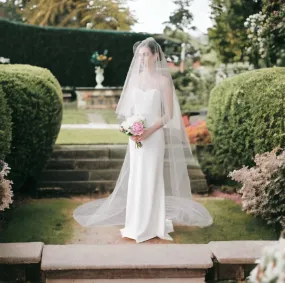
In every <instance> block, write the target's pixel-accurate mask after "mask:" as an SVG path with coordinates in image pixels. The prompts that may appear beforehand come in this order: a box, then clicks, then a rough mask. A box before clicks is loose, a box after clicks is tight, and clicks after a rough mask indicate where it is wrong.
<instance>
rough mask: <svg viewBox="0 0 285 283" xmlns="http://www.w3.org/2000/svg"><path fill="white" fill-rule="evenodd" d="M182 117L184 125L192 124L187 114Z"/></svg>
mask: <svg viewBox="0 0 285 283" xmlns="http://www.w3.org/2000/svg"><path fill="white" fill-rule="evenodd" d="M182 119H183V123H184V127H188V126H190V121H189V118H188V116H187V115H183V116H182Z"/></svg>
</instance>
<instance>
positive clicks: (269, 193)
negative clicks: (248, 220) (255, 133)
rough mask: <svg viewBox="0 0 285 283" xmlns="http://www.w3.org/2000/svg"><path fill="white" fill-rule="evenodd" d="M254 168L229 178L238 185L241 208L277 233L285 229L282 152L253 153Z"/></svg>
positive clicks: (245, 167)
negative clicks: (261, 219)
mask: <svg viewBox="0 0 285 283" xmlns="http://www.w3.org/2000/svg"><path fill="white" fill-rule="evenodd" d="M254 162H255V164H256V165H255V166H253V167H251V168H248V166H243V167H242V168H241V169H239V170H233V171H232V172H230V173H229V177H231V178H232V179H233V180H235V181H237V182H239V183H242V184H243V186H242V188H241V189H240V190H239V193H240V194H241V195H242V196H241V198H242V209H243V210H244V211H246V212H247V213H249V214H252V215H254V216H258V217H261V218H263V219H264V220H265V221H266V222H267V223H268V224H272V225H275V228H277V229H278V230H280V229H282V228H285V201H284V196H285V150H283V149H280V147H277V148H274V149H273V150H272V151H271V152H265V153H263V154H256V155H255V158H254Z"/></svg>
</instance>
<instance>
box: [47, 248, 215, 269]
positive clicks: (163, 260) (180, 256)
mask: <svg viewBox="0 0 285 283" xmlns="http://www.w3.org/2000/svg"><path fill="white" fill-rule="evenodd" d="M212 266H213V262H212V259H211V252H210V250H209V248H208V245H204V244H192V245H191V244H189V245H188V244H184V245H180V244H165V245H144V244H141V245H131V244H129V245H124V244H121V245H76V244H75V245H46V246H44V250H43V256H42V263H41V269H42V270H44V271H51V270H76V269H126V268H127V269H137V268H140V269H147V268H176V269H177V268H178V269H182V268H188V269H207V268H211V267H212Z"/></svg>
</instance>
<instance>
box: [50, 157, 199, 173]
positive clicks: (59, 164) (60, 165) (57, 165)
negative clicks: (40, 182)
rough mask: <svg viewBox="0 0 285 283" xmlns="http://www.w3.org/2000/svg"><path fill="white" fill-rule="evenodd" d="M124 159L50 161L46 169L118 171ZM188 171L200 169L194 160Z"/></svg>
mask: <svg viewBox="0 0 285 283" xmlns="http://www.w3.org/2000/svg"><path fill="white" fill-rule="evenodd" d="M123 162H124V159H117V158H116V159H115V158H112V159H50V160H49V162H48V164H47V167H46V169H48V170H76V169H81V170H83V169H86V170H92V169H94V170H95V169H118V168H121V167H122V165H123ZM187 166H188V168H189V169H197V168H200V165H199V163H198V162H197V160H196V159H194V158H193V159H191V160H189V161H188V165H187Z"/></svg>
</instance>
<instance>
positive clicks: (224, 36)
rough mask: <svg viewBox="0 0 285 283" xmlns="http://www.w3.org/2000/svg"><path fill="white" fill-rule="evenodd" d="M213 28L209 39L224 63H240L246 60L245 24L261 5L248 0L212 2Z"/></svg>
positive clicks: (219, 0)
mask: <svg viewBox="0 0 285 283" xmlns="http://www.w3.org/2000/svg"><path fill="white" fill-rule="evenodd" d="M210 5H211V11H212V12H211V14H212V19H213V20H214V21H215V25H214V26H213V28H210V29H209V30H208V34H209V38H210V40H211V43H212V45H213V47H214V48H215V50H216V51H217V52H218V55H219V59H220V60H221V61H222V62H223V63H232V62H240V61H244V60H245V59H246V56H247V53H246V46H247V45H248V39H247V35H246V29H245V27H244V22H245V20H246V19H247V17H249V16H250V15H252V14H254V13H256V12H258V11H259V9H260V3H256V2H254V1H248V0H212V1H211V4H210Z"/></svg>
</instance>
